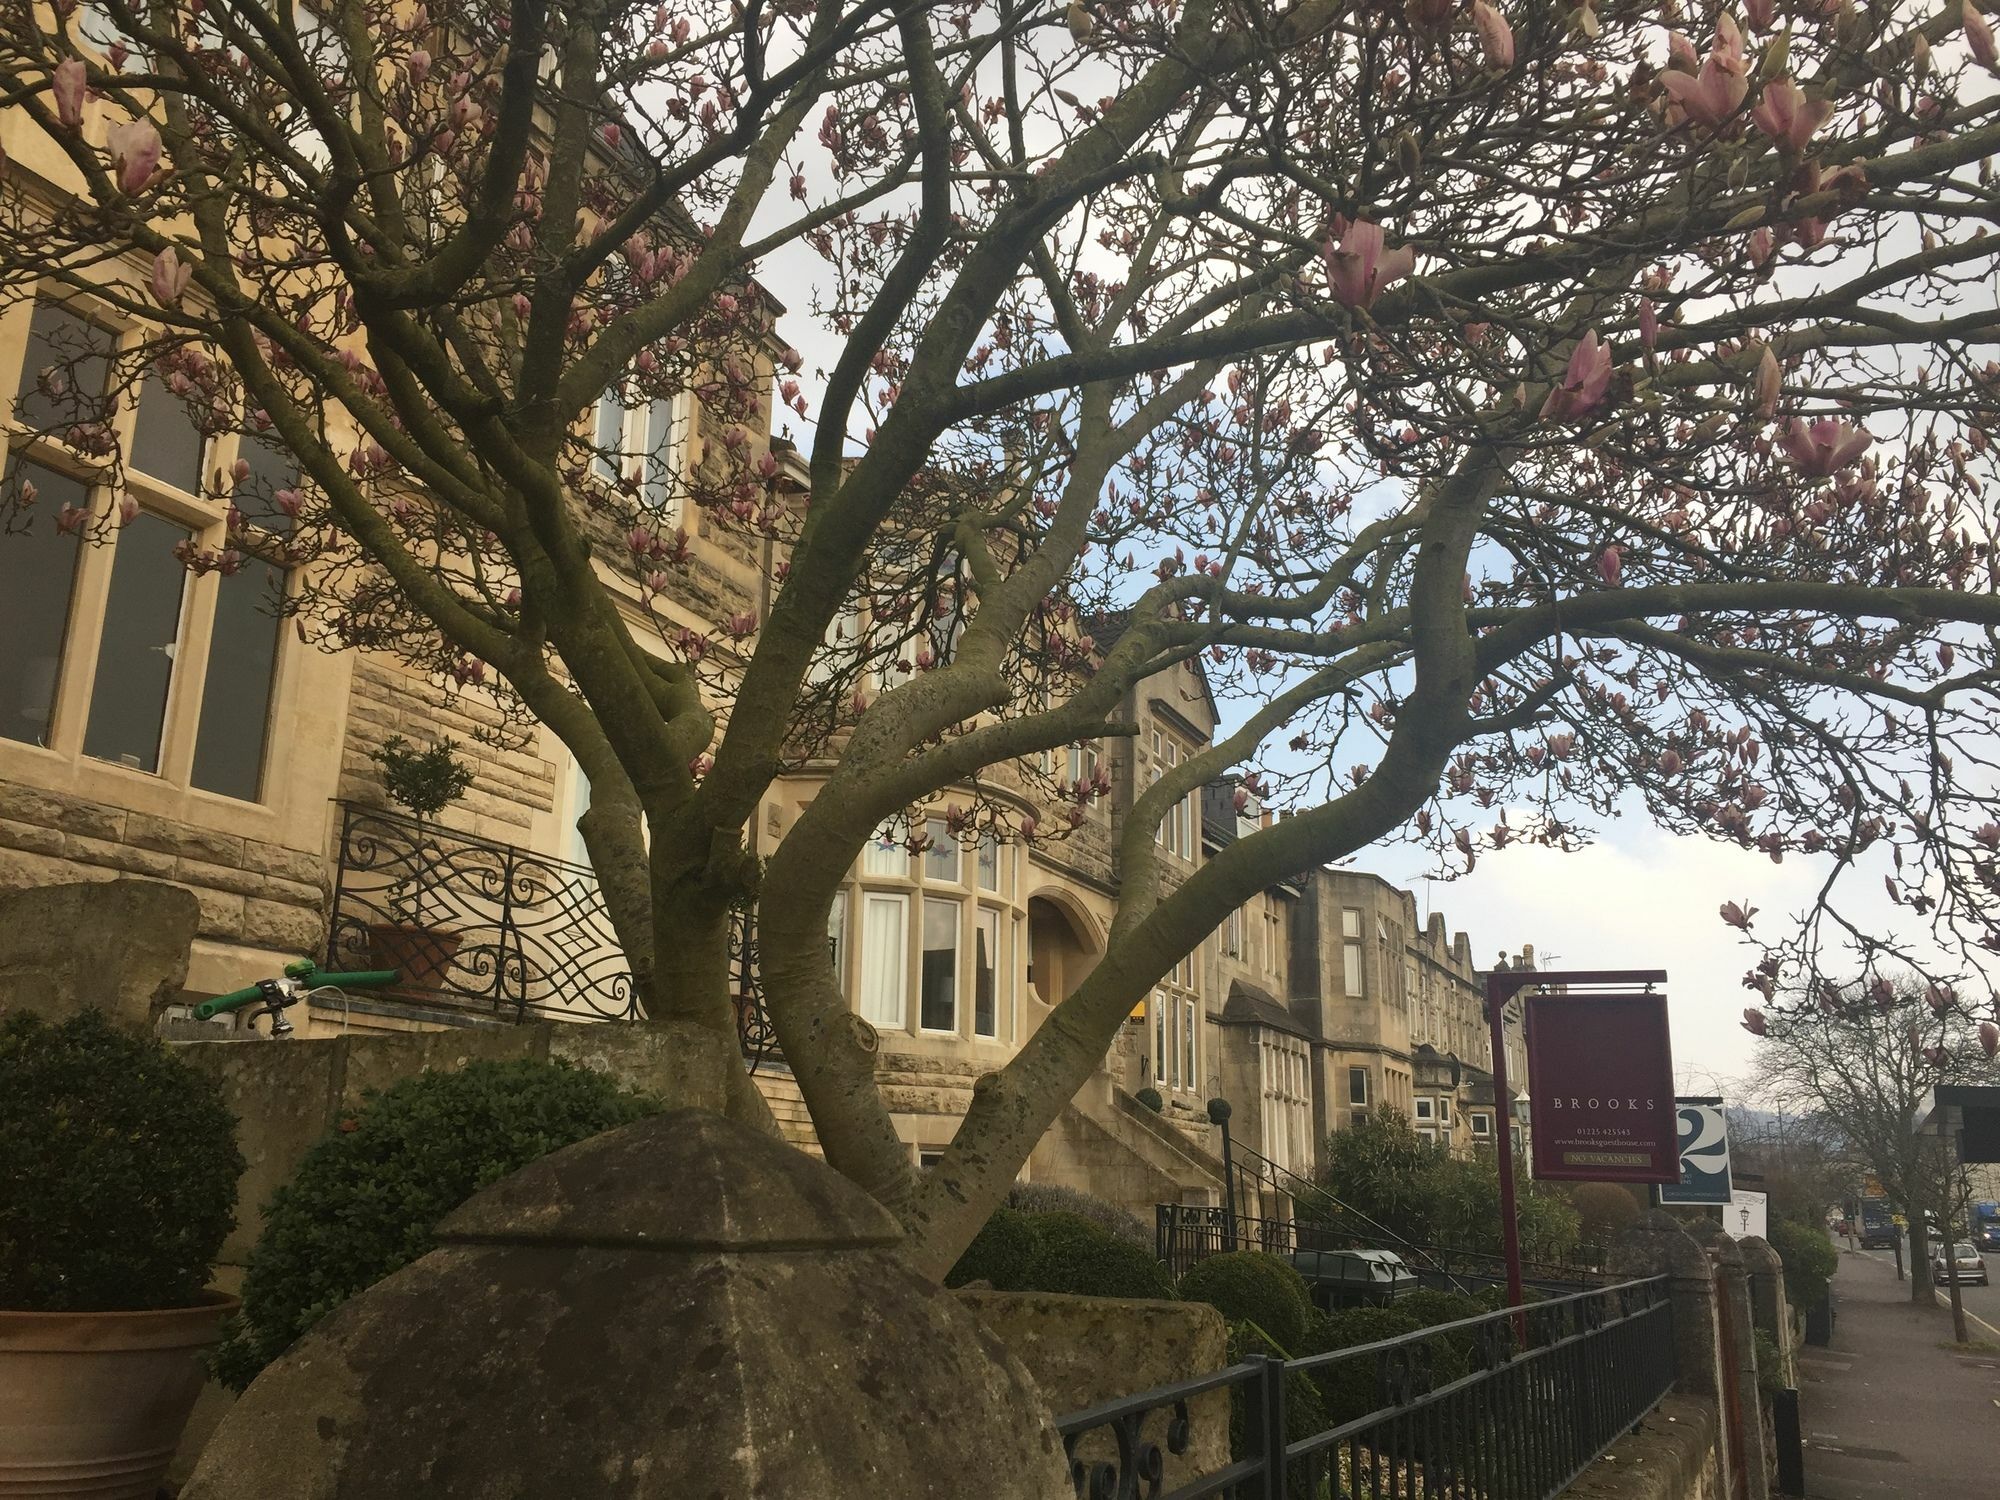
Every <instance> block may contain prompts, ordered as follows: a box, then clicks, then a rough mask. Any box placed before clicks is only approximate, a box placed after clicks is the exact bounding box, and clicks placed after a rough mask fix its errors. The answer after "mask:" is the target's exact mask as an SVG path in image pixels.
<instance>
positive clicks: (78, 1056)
mask: <svg viewBox="0 0 2000 1500" xmlns="http://www.w3.org/2000/svg"><path fill="white" fill-rule="evenodd" d="M0 1084H3V1085H4V1086H0V1492H5V1493H9V1494H11V1493H13V1492H14V1486H16V1485H35V1484H39V1485H40V1486H42V1487H41V1488H36V1489H35V1490H34V1493H36V1494H45V1495H63V1494H70V1493H72V1492H73V1493H76V1494H79V1495H81V1494H86V1493H87V1494H90V1495H92V1496H97V1497H101V1500H128V1497H129V1500H150V1497H151V1496H152V1495H153V1494H154V1493H155V1492H156V1490H157V1488H158V1486H159V1483H160V1481H161V1479H162V1478H163V1477H164V1475H165V1474H166V1471H167V1465H168V1463H169V1462H170V1461H171V1460H172V1458H173V1454H174V1448H175V1446H176V1445H177V1444H178V1443H179V1441H180V1433H181V1428H182V1426H183V1425H185V1423H186V1421H187V1416H188V1412H189V1410H190V1409H191V1408H192V1407H193V1405H194V1400H195V1397H196V1395H198V1394H199V1393H200V1390H201V1383H202V1364H201V1359H200V1355H201V1352H202V1351H203V1350H204V1349H206V1348H207V1347H208V1346H209V1345H211V1344H213V1343H214V1342H215V1340H216V1337H217V1334H218V1330H219V1326H220V1324H221V1321H222V1319H223V1317H224V1316H226V1315H227V1314H229V1313H231V1312H233V1311H234V1310H235V1308H236V1306H237V1301H236V1299H235V1298H234V1297H231V1296H227V1295H225V1294H223V1293H220V1292H215V1291H210V1290H208V1289H207V1287H208V1280H209V1272H210V1267H211V1265H212V1264H213V1262H214V1260H215V1256H216V1253H217V1252H218V1251H219V1250H220V1249H221V1248H222V1242H223V1240H224V1239H225V1238H226V1237H227V1236H228V1234H229V1231H230V1230H231V1229H232V1228H233V1227H234V1226H235V1222H236V1214H235V1209H236V1181H237V1178H238V1177H239V1176H240V1175H241V1174H242V1171H243V1155H242V1153H241V1152H240V1151H239V1150H237V1147H236V1120H235V1117H234V1116H233V1115H232V1114H231V1113H230V1111H229V1109H228V1107H227V1106H226V1105H225V1104H224V1103H223V1100H222V1092H221V1090H220V1089H219V1088H218V1087H217V1086H216V1084H215V1082H214V1080H213V1079H211V1078H209V1077H208V1076H206V1075H205V1074H202V1073H199V1072H197V1071H196V1070H195V1069H193V1068H191V1067H189V1066H188V1065H187V1064H186V1063H183V1062H181V1061H180V1060H179V1059H178V1058H176V1057H174V1056H173V1055H172V1054H171V1053H170V1052H169V1051H168V1050H167V1048H166V1047H165V1046H163V1045H162V1044H161V1043H160V1042H159V1041H157V1040H156V1039H154V1038H152V1037H147V1036H142V1035H139V1034H137V1033H133V1032H129V1031H125V1030H122V1029H120V1028H119V1027H117V1026H115V1025H114V1024H113V1023H112V1022H111V1021H109V1020H108V1019H106V1018H105V1016H104V1015H103V1013H102V1012H100V1011H95V1010H90V1011H85V1012H83V1013H82V1014H80V1015H78V1016H76V1017H74V1018H73V1019H71V1020H69V1021H66V1022H64V1023H62V1024H61V1025H51V1024H49V1023H48V1022H46V1021H44V1020H43V1019H41V1018H40V1017H39V1016H35V1015H31V1014H20V1015H16V1016H13V1017H11V1018H9V1019H8V1020H7V1021H6V1022H5V1023H4V1024H3V1025H0ZM66 1486H68V1487H66Z"/></svg>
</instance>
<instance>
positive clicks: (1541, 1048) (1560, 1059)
mask: <svg viewBox="0 0 2000 1500" xmlns="http://www.w3.org/2000/svg"><path fill="white" fill-rule="evenodd" d="M1522 1004H1523V1007H1524V1009H1525V1011H1526V1016H1527V1042H1528V1105H1529V1121H1530V1126H1531V1133H1530V1139H1531V1143H1532V1161H1533V1165H1532V1169H1531V1175H1532V1176H1534V1177H1535V1178H1537V1179H1538V1180H1541V1181H1549V1180H1555V1181H1563V1182H1675V1183H1677V1182H1679V1181H1680V1180H1681V1153H1680V1147H1679V1143H1678V1140H1677V1136H1676V1128H1675V1126H1676V1121H1675V1116H1676V1110H1675V1107H1674V1105H1675V1101H1674V1060H1673V1051H1672V1048H1671V1046H1670V1045H1669V1043H1668V1039H1667V997H1666V996H1665V995H1650V994H1648V995H1568V994H1554V995H1550V994H1537V995H1529V996H1527V997H1526V998H1525V999H1524V1000H1523V1002H1522Z"/></svg>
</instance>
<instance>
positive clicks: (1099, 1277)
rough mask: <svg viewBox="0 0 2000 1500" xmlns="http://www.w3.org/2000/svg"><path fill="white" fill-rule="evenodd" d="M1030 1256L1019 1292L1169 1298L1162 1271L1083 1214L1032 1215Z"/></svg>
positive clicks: (1170, 1286)
mask: <svg viewBox="0 0 2000 1500" xmlns="http://www.w3.org/2000/svg"><path fill="white" fill-rule="evenodd" d="M1028 1219H1029V1225H1030V1229H1031V1231H1032V1233H1033V1236H1034V1253H1033V1255H1032V1256H1031V1257H1030V1259H1029V1262H1028V1267H1027V1271H1026V1273H1025V1275H1024V1278H1023V1286H1022V1289H1023V1290H1026V1291H1035V1292H1068V1293H1071V1294H1072V1295H1074V1296H1078V1297H1153V1298H1162V1299H1166V1298H1171V1297H1172V1296H1173V1295H1174V1284H1173V1281H1172V1280H1171V1278H1169V1277H1168V1275H1167V1271H1166V1267H1164V1266H1162V1265H1161V1264H1160V1263H1159V1262H1158V1261H1157V1260H1155V1259H1154V1258H1153V1254H1152V1252H1151V1251H1150V1250H1142V1249H1140V1248H1139V1246H1137V1245H1134V1244H1132V1243H1130V1242H1129V1241H1126V1240H1121V1239H1119V1238H1118V1236H1117V1235H1115V1234H1113V1233H1112V1232H1111V1231H1110V1230H1108V1229H1106V1228H1105V1227H1104V1226H1103V1225H1101V1224H1094V1223H1092V1222H1091V1221H1090V1220H1089V1219H1086V1218H1084V1217H1083V1216H1082V1215H1081V1214H1071V1213H1048V1214H1030V1215H1029V1216H1028Z"/></svg>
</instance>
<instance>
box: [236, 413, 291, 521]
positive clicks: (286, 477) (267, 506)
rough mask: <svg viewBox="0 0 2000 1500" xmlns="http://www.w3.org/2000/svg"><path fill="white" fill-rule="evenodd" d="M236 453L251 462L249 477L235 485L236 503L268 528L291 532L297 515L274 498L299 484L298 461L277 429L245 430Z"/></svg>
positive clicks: (248, 462) (245, 460)
mask: <svg viewBox="0 0 2000 1500" xmlns="http://www.w3.org/2000/svg"><path fill="white" fill-rule="evenodd" d="M236 456H237V457H238V458H240V459H242V460H243V461H244V462H246V463H247V464H249V465H250V477H249V478H248V479H246V480H244V481H243V483H242V484H240V485H238V486H237V487H236V496H235V498H236V506H237V509H239V510H241V511H242V512H243V514H244V515H246V516H248V517H250V519H251V520H253V521H255V522H256V523H257V524H258V525H259V526H262V527H263V528H264V529H265V530H267V531H274V532H276V533H277V534H278V535H280V536H289V535H290V534H291V530H292V526H293V521H294V518H293V517H291V516H288V515H286V514H285V513H284V512H283V511H282V510H280V509H279V508H278V507H277V505H276V504H274V503H273V502H272V499H271V497H272V496H273V495H275V494H277V493H278V491H279V490H296V489H297V488H298V487H299V461H298V460H297V459H296V458H294V457H292V452H291V450H290V449H289V448H287V447H286V446H285V445H284V443H283V442H282V441H281V440H280V439H279V437H278V435H277V433H275V432H262V433H259V432H246V433H244V434H242V436H241V438H240V439H239V440H238V442H237V444H236Z"/></svg>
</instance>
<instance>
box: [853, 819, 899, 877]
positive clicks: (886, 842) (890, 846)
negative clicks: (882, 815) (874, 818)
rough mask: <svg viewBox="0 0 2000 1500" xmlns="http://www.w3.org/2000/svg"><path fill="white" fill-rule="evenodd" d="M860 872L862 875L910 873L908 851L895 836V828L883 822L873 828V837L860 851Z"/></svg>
mask: <svg viewBox="0 0 2000 1500" xmlns="http://www.w3.org/2000/svg"><path fill="white" fill-rule="evenodd" d="M861 872H862V873H863V874H864V875H901V876H907V875H908V874H909V873H910V855H909V851H908V850H906V849H904V847H903V841H902V840H901V839H899V838H897V837H896V830H895V829H894V828H893V827H892V826H891V825H889V824H887V823H884V824H883V825H882V826H881V827H880V828H878V829H876V830H875V837H874V838H872V839H870V840H869V841H868V845H867V847H866V848H864V849H863V850H862V851H861Z"/></svg>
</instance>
